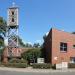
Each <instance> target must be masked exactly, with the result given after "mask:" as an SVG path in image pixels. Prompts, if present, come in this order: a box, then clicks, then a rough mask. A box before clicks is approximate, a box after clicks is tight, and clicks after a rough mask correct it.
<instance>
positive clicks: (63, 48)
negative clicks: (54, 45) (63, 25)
mask: <svg viewBox="0 0 75 75" xmlns="http://www.w3.org/2000/svg"><path fill="white" fill-rule="evenodd" d="M60 51H61V52H66V51H67V43H63V42H61V43H60Z"/></svg>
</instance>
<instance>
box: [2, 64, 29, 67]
mask: <svg viewBox="0 0 75 75" xmlns="http://www.w3.org/2000/svg"><path fill="white" fill-rule="evenodd" d="M2 65H3V66H4V67H14V68H26V67H28V65H27V64H26V63H7V64H2Z"/></svg>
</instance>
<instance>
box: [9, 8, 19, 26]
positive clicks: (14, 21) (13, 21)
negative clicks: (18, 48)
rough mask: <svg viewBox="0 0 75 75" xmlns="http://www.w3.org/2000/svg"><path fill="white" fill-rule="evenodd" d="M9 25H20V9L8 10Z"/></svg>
mask: <svg viewBox="0 0 75 75" xmlns="http://www.w3.org/2000/svg"><path fill="white" fill-rule="evenodd" d="M8 25H9V26H16V25H18V9H17V8H16V9H14V8H13V9H9V10H8Z"/></svg>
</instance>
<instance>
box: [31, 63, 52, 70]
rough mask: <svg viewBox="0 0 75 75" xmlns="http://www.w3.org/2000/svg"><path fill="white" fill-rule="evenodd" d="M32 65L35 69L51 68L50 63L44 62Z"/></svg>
mask: <svg viewBox="0 0 75 75" xmlns="http://www.w3.org/2000/svg"><path fill="white" fill-rule="evenodd" d="M32 67H33V68H37V69H50V68H52V65H51V64H46V63H44V64H37V63H36V64H32Z"/></svg>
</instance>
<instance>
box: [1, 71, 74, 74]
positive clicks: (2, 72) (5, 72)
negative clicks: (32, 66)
mask: <svg viewBox="0 0 75 75" xmlns="http://www.w3.org/2000/svg"><path fill="white" fill-rule="evenodd" d="M0 75H75V72H50V73H38V72H37V73H36V72H32V73H31V72H15V71H0Z"/></svg>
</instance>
